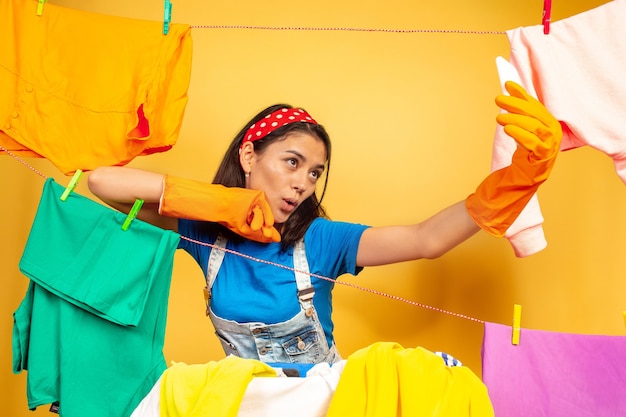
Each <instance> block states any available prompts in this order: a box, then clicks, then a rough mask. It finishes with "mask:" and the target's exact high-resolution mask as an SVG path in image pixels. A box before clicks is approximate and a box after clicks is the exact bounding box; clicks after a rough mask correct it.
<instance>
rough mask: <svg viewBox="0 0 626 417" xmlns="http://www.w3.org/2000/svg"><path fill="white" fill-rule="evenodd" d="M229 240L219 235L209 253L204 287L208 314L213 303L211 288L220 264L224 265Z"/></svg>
mask: <svg viewBox="0 0 626 417" xmlns="http://www.w3.org/2000/svg"><path fill="white" fill-rule="evenodd" d="M227 241H228V240H227V239H226V238H225V237H224V236H222V235H218V236H217V239H215V242H214V243H213V245H214V247H213V248H211V254H210V255H209V262H208V265H207V271H206V286H205V287H204V301H205V303H206V315H207V316H208V315H209V306H210V303H211V288H212V287H213V282H215V278H216V277H217V271H219V270H220V266H222V261H223V260H224V254H225V253H226V252H225V251H224V249H226V242H227Z"/></svg>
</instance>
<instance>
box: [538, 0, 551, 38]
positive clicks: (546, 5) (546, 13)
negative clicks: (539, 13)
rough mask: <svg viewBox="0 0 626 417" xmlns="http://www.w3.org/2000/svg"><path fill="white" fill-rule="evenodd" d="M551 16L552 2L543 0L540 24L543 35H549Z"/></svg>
mask: <svg viewBox="0 0 626 417" xmlns="http://www.w3.org/2000/svg"><path fill="white" fill-rule="evenodd" d="M551 15H552V0H543V17H542V19H541V24H542V25H543V34H544V35H547V34H549V33H550V18H551Z"/></svg>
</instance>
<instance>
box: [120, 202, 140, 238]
mask: <svg viewBox="0 0 626 417" xmlns="http://www.w3.org/2000/svg"><path fill="white" fill-rule="evenodd" d="M142 205H143V200H142V199H140V198H138V199H137V200H135V204H133V207H132V208H131V209H130V211H129V212H128V216H126V220H124V224H122V230H128V228H129V227H130V224H131V223H132V221H133V220H135V218H136V217H137V214H138V213H139V210H140V209H141V206H142Z"/></svg>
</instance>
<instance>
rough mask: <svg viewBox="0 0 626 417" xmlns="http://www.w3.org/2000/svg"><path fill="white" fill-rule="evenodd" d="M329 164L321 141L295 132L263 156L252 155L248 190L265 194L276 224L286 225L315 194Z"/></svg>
mask: <svg viewBox="0 0 626 417" xmlns="http://www.w3.org/2000/svg"><path fill="white" fill-rule="evenodd" d="M325 163H326V147H325V146H324V143H323V142H322V141H321V140H320V139H318V138H316V137H315V136H312V135H310V134H307V133H301V132H292V133H290V134H289V135H288V136H287V137H286V138H285V139H284V140H278V141H276V142H274V143H272V144H271V145H269V146H268V147H267V148H266V149H265V151H264V152H263V153H262V154H257V153H255V152H253V153H252V157H251V160H250V164H249V168H248V171H249V172H250V176H249V178H248V181H247V184H246V186H247V187H248V188H252V189H255V190H263V191H264V192H265V197H266V198H267V202H268V203H269V205H270V207H271V208H272V213H273V214H274V221H275V223H276V224H282V223H284V222H285V221H286V220H287V219H288V218H289V216H291V214H292V213H293V212H294V211H295V210H296V209H297V208H298V206H299V205H300V204H301V203H302V202H303V201H304V200H306V199H307V198H309V197H310V196H311V195H312V194H313V193H314V192H315V186H316V184H317V181H318V180H319V179H320V178H321V176H322V173H323V172H324V166H325ZM244 170H245V168H244Z"/></svg>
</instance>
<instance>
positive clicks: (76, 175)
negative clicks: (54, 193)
mask: <svg viewBox="0 0 626 417" xmlns="http://www.w3.org/2000/svg"><path fill="white" fill-rule="evenodd" d="M81 175H83V171H81V170H80V169H77V170H76V172H74V176H73V177H72V179H71V180H70V183H69V184H67V187H65V191H63V194H61V201H65V200H67V196H69V195H70V193H71V192H72V191H74V188H76V184H78V180H80V176H81Z"/></svg>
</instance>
